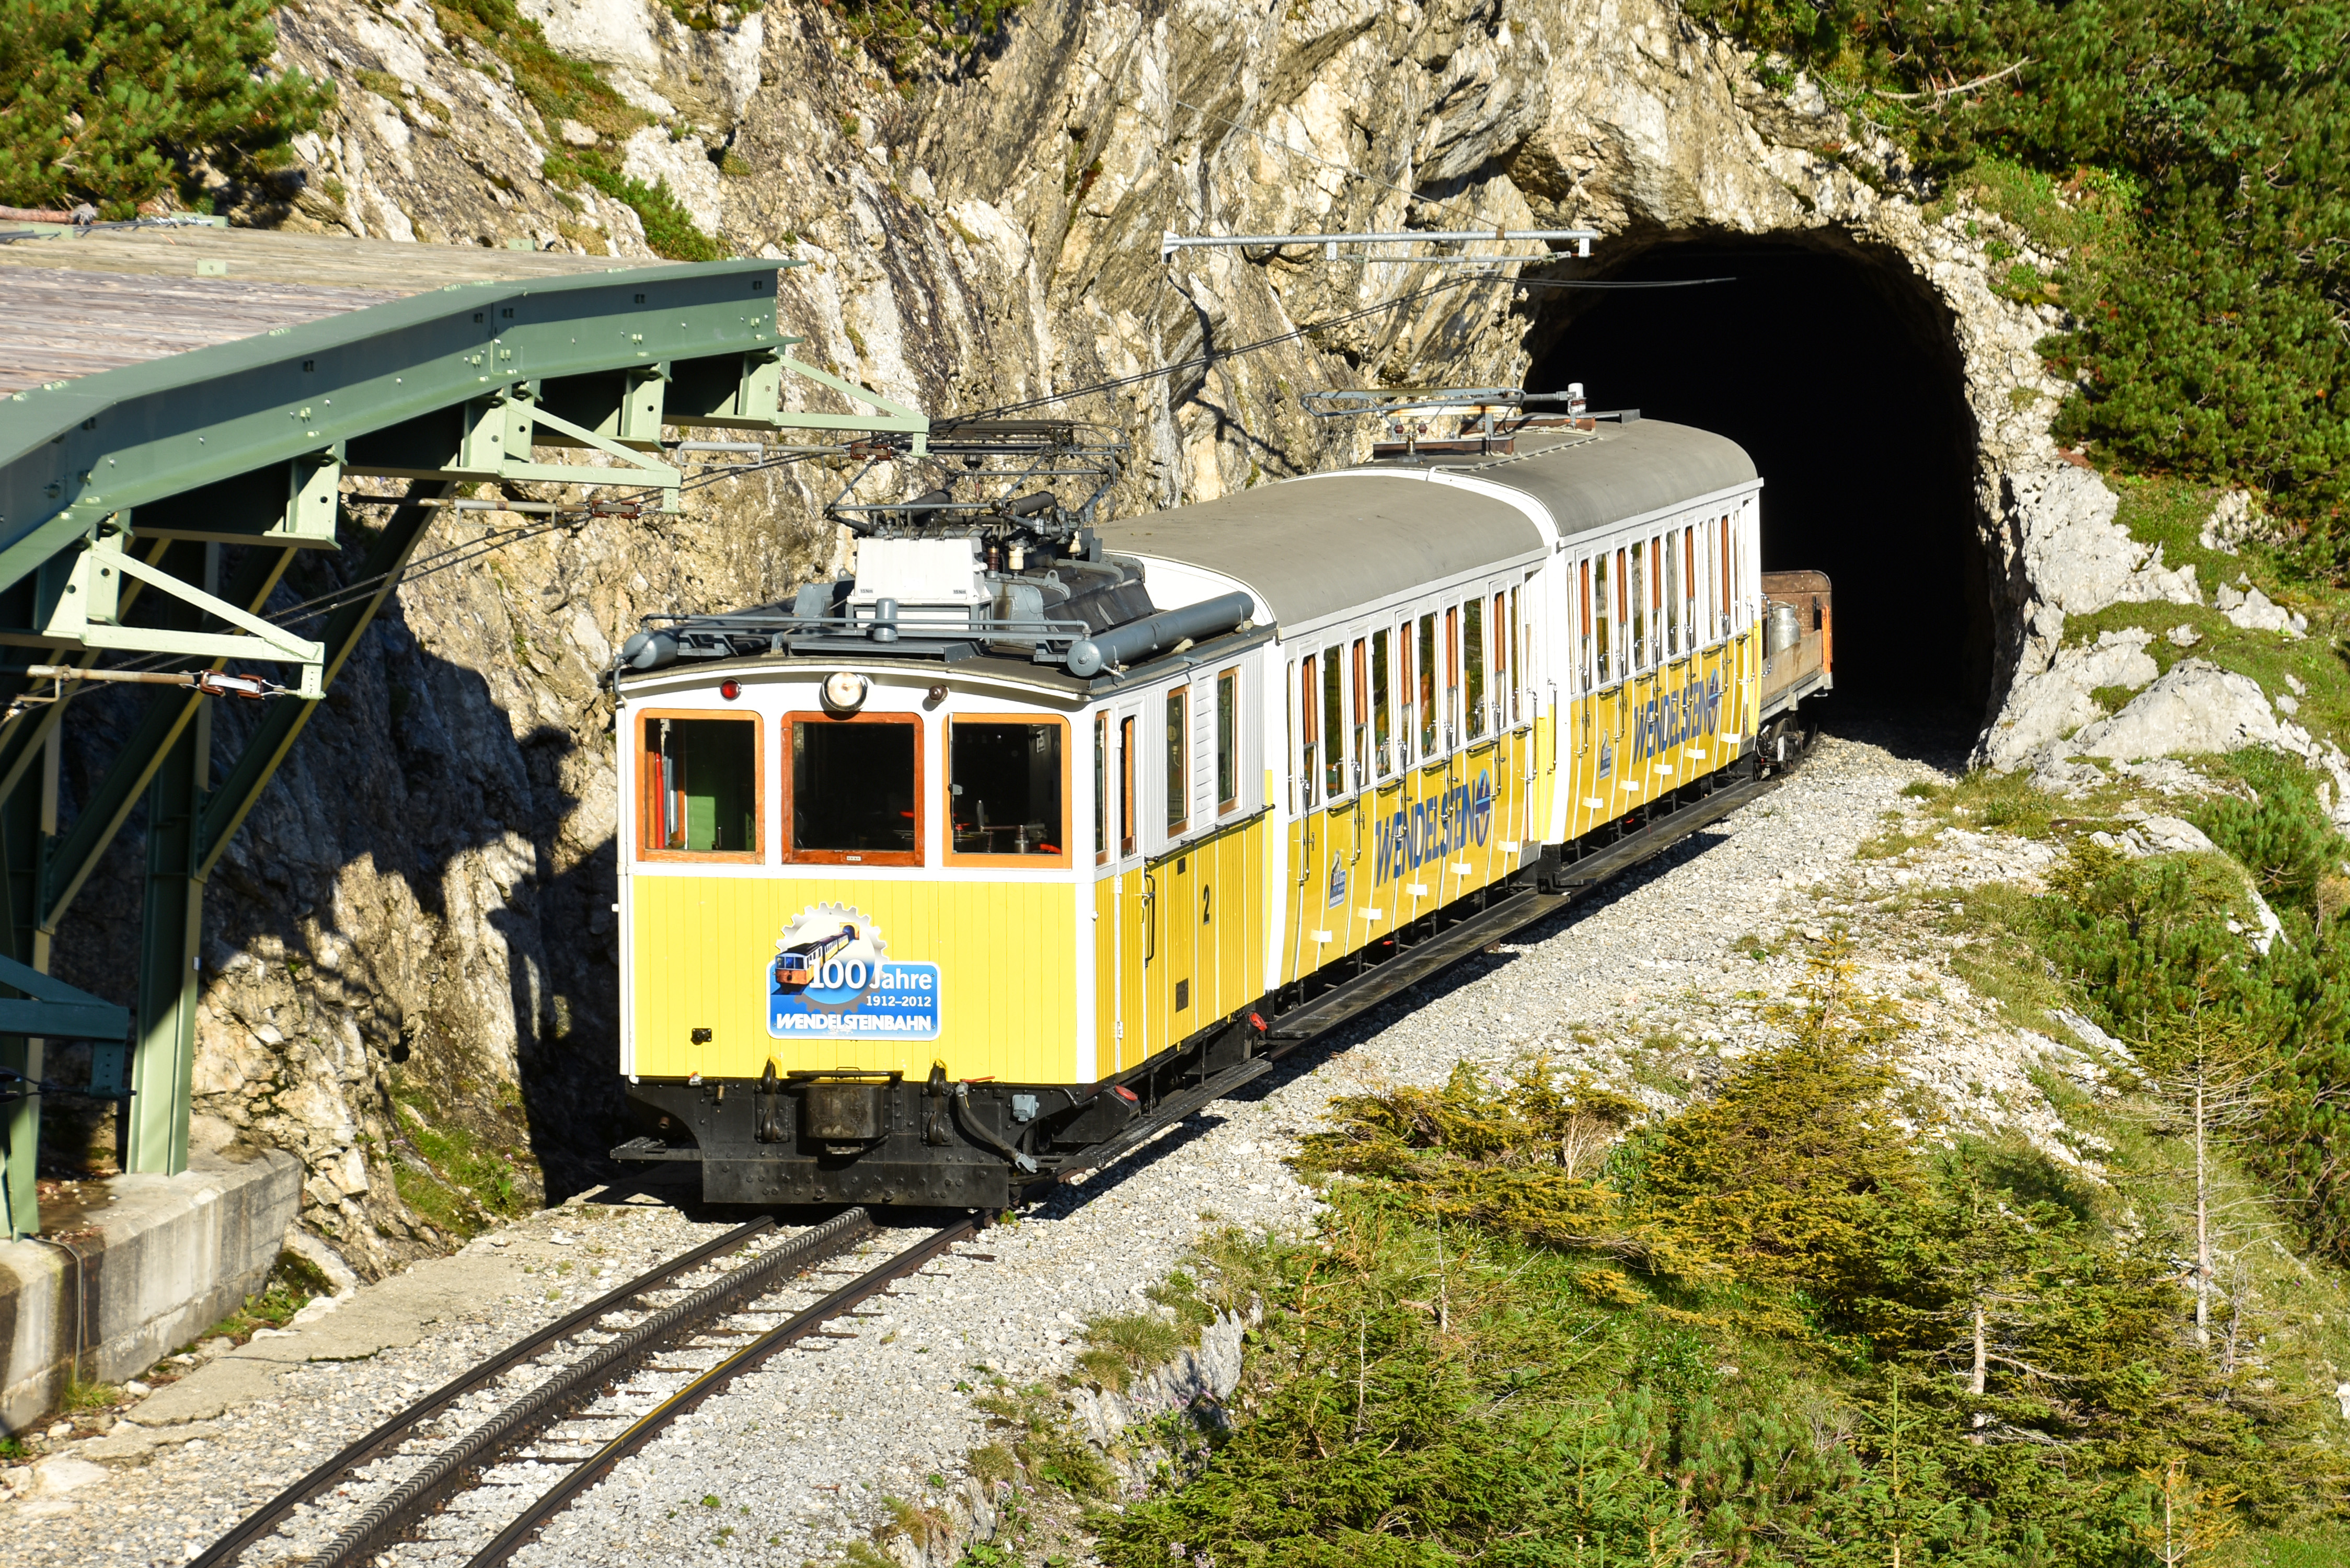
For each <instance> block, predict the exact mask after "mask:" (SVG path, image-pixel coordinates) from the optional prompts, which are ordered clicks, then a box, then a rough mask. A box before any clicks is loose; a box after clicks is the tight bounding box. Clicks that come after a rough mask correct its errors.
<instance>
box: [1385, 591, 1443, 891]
mask: <svg viewBox="0 0 2350 1568" xmlns="http://www.w3.org/2000/svg"><path fill="white" fill-rule="evenodd" d="M1442 621H1443V612H1442V611H1440V610H1429V611H1426V612H1424V613H1422V614H1421V615H1419V617H1417V618H1408V619H1406V620H1405V622H1404V624H1403V628H1402V630H1403V636H1404V641H1405V642H1406V644H1407V645H1408V646H1409V649H1410V654H1411V680H1410V682H1409V686H1408V688H1407V690H1409V691H1410V693H1411V703H1412V706H1411V722H1410V723H1409V724H1408V725H1407V726H1406V729H1407V730H1408V731H1409V738H1410V745H1411V760H1410V762H1409V763H1408V764H1407V763H1401V762H1399V763H1398V765H1397V770H1396V771H1397V772H1398V773H1399V774H1401V775H1402V776H1403V781H1404V789H1403V801H1402V805H1403V823H1404V832H1403V838H1404V842H1403V846H1402V847H1401V848H1400V849H1399V851H1398V853H1397V857H1396V871H1397V880H1396V884H1395V887H1396V900H1395V902H1396V909H1395V921H1396V924H1398V925H1399V926H1400V925H1403V924H1406V923H1407V922H1409V921H1411V920H1415V919H1419V917H1420V916H1422V915H1425V914H1427V913H1428V912H1429V911H1430V909H1434V908H1435V907H1436V906H1437V904H1438V903H1439V902H1440V900H1441V898H1442V893H1441V888H1442V887H1443V871H1444V864H1443V860H1442V858H1441V857H1440V856H1436V857H1431V856H1430V854H1429V853H1428V850H1429V846H1430V843H1431V842H1432V840H1433V838H1434V835H1433V834H1432V833H1430V831H1429V827H1428V817H1429V814H1430V812H1431V811H1433V810H1434V809H1435V806H1436V805H1437V803H1438V802H1440V800H1441V799H1442V798H1443V794H1444V790H1445V787H1446V783H1447V779H1446V774H1447V771H1448V769H1449V768H1450V766H1451V761H1450V755H1449V753H1450V752H1451V747H1450V746H1449V744H1448V743H1447V727H1446V722H1445V705H1444V703H1445V699H1444V657H1443V653H1442V642H1441V632H1440V626H1441V624H1442Z"/></svg>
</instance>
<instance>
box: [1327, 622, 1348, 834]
mask: <svg viewBox="0 0 2350 1568" xmlns="http://www.w3.org/2000/svg"><path fill="white" fill-rule="evenodd" d="M1322 793H1323V794H1324V795H1325V796H1326V797H1329V798H1332V799H1336V797H1337V796H1339V795H1342V794H1346V793H1347V662H1346V649H1344V648H1342V647H1340V646H1339V645H1337V644H1336V643H1333V644H1332V645H1331V646H1330V647H1328V648H1326V649H1323V650H1322Z"/></svg>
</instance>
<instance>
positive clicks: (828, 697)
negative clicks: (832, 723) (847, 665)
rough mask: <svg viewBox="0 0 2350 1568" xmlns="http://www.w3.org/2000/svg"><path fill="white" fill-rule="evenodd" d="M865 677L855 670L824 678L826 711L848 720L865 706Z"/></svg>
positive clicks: (839, 671)
mask: <svg viewBox="0 0 2350 1568" xmlns="http://www.w3.org/2000/svg"><path fill="white" fill-rule="evenodd" d="M865 693H866V683H865V677H863V676H862V675H859V674H858V673H857V672H856V671H855V670H834V671H833V672H832V673H831V674H829V675H827V676H826V677H825V678H824V711H826V712H827V713H830V714H832V715H833V716H834V717H835V718H844V719H845V718H847V716H848V715H849V714H851V713H854V712H856V711H858V709H859V708H862V707H864V706H865Z"/></svg>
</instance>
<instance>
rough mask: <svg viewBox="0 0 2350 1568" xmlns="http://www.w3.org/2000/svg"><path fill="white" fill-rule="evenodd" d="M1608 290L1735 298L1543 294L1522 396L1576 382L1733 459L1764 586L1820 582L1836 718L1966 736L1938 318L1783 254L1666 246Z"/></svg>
mask: <svg viewBox="0 0 2350 1568" xmlns="http://www.w3.org/2000/svg"><path fill="white" fill-rule="evenodd" d="M1607 277H1608V278H1610V279H1620V280H1625V281H1653V280H1667V279H1689V278H1713V277H1728V278H1731V279H1733V280H1734V281H1731V282H1728V283H1714V284H1707V285H1703V286H1695V287H1688V288H1660V289H1629V290H1606V291H1602V290H1583V289H1556V290H1550V291H1544V292H1547V293H1548V295H1549V297H1548V299H1546V300H1545V299H1543V298H1542V297H1541V296H1540V294H1539V293H1538V294H1537V296H1536V300H1535V303H1534V308H1535V309H1536V310H1537V311H1539V312H1540V315H1539V316H1538V317H1537V319H1536V324H1535V328H1534V337H1533V340H1532V344H1531V347H1532V348H1533V349H1534V363H1533V367H1532V369H1531V371H1530V373H1529V374H1528V376H1527V379H1526V384H1527V387H1528V389H1530V390H1535V391H1553V390H1558V389H1564V388H1565V386H1566V384H1567V383H1568V382H1570V381H1580V382H1582V383H1583V384H1584V387H1585V390H1586V395H1587V396H1588V398H1589V399H1590V402H1591V407H1592V408H1594V409H1601V410H1604V409H1619V408H1637V409H1638V410H1640V412H1641V414H1642V415H1643V416H1644V417H1646V418H1649V419H1662V420H1672V421H1677V422H1679V423H1682V424H1690V425H1697V426H1700V427H1701V428H1703V429H1706V430H1711V431H1717V432H1719V433H1720V434H1722V435H1725V436H1728V437H1730V438H1731V440H1733V441H1737V442H1739V443H1740V444H1741V445H1742V446H1743V447H1745V449H1746V450H1747V452H1749V453H1750V454H1751V455H1752V457H1753V459H1754V464H1755V467H1756V468H1757V469H1758V470H1760V471H1761V472H1762V474H1763V482H1764V483H1763V568H1764V570H1766V571H1778V570H1787V569H1795V568H1802V567H1813V568H1817V569H1819V570H1821V571H1825V572H1826V573H1827V574H1828V575H1829V576H1830V577H1832V578H1833V579H1834V581H1835V665H1836V688H1837V692H1838V702H1837V706H1838V707H1839V708H1840V709H1843V710H1845V711H1855V710H1859V711H1878V712H1888V713H1901V714H1905V715H1907V716H1912V717H1917V718H1927V717H1933V718H1937V719H1941V720H1946V721H1949V722H1962V723H1965V724H1968V725H1974V724H1979V723H1981V722H1982V719H1983V709H1984V703H1985V700H1986V695H1987V692H1988V690H1989V686H1990V681H1991V601H1990V589H1989V582H1988V579H1987V576H1986V567H1985V563H1984V556H1983V549H1982V545H1981V536H1980V535H1979V534H1978V532H1977V529H1976V524H1975V507H1974V499H1973V472H1972V469H1973V459H1974V451H1973V449H1974V423H1973V420H1972V417H1971V415H1970V412H1969V410H1968V409H1967V407H1966V404H1965V401H1964V399H1963V396H1962V394H1961V389H1960V386H1961V383H1960V361H1959V354H1958V349H1957V346H1956V344H1955V343H1954V341H1953V340H1952V337H1951V333H1950V326H1949V317H1948V313H1947V311H1946V310H1945V309H1944V308H1943V307H1942V306H1940V305H1939V302H1937V301H1936V300H1934V299H1933V297H1932V296H1931V295H1930V293H1929V291H1928V290H1927V289H1926V288H1925V287H1924V286H1922V285H1920V284H1918V282H1917V281H1916V280H1915V279H1913V278H1911V277H1910V276H1908V275H1907V273H1906V271H1905V272H1899V273H1897V272H1895V271H1894V270H1893V269H1892V268H1891V267H1889V266H1884V265H1875V264H1873V263H1871V262H1869V261H1867V260H1866V259H1864V258H1861V257H1858V256H1855V255H1852V254H1844V253H1840V252H1833V251H1828V250H1823V249H1814V248H1810V247H1804V246H1798V245H1794V244H1783V243H1782V244H1773V243H1765V242H1753V241H1736V242H1725V241H1722V240H1718V239H1697V240H1680V241H1666V242H1664V243H1660V244H1654V245H1651V246H1649V247H1648V248H1647V249H1645V250H1643V251H1641V252H1639V253H1638V254H1636V255H1634V256H1632V257H1631V258H1630V259H1629V260H1627V261H1626V262H1625V263H1624V264H1623V265H1621V266H1620V267H1618V268H1617V270H1615V271H1613V272H1611V273H1609V274H1607Z"/></svg>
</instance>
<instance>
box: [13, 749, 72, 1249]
mask: <svg viewBox="0 0 2350 1568" xmlns="http://www.w3.org/2000/svg"><path fill="white" fill-rule="evenodd" d="M58 739H59V732H58V731H57V729H56V728H55V727H52V728H51V729H50V730H49V732H48V733H47V736H46V737H45V738H44V739H43V741H42V742H41V749H40V754H39V758H38V760H37V762H36V763H35V764H34V765H33V766H32V767H30V768H27V769H26V770H25V771H24V772H23V773H22V774H19V775H18V777H17V780H16V784H15V785H14V787H12V788H11V789H9V790H8V792H7V794H5V796H0V951H5V952H6V953H7V955H8V956H9V957H11V958H13V959H15V960H16V961H18V962H19V963H26V964H30V965H31V966H32V967H33V968H35V969H36V970H40V971H44V972H46V971H47V969H48V967H49V938H48V933H47V932H46V931H44V930H41V929H39V926H38V924H37V916H38V910H39V901H40V892H41V852H42V846H43V843H44V841H45V840H46V839H47V836H49V835H51V834H53V833H55V832H56V831H57V756H58V745H57V742H58ZM42 1044H43V1043H42V1042H41V1041H40V1040H39V1039H38V1038H35V1037H30V1036H26V1035H23V1034H8V1035H0V1066H5V1067H7V1068H10V1069H12V1070H14V1071H16V1072H17V1073H21V1074H23V1075H24V1076H25V1077H26V1079H35V1080H37V1079H38V1078H39V1077H40V1076H41V1075H42V1069H43V1064H42V1060H41V1057H42V1049H41V1047H42ZM16 1087H17V1088H20V1089H23V1090H25V1091H26V1093H25V1095H24V1097H23V1098H21V1099H16V1100H11V1101H8V1102H6V1103H5V1104H0V1117H4V1118H5V1119H0V1132H5V1139H6V1141H5V1150H0V1152H5V1158H6V1172H5V1176H6V1180H5V1206H6V1216H5V1218H6V1220H7V1230H8V1235H9V1238H10V1239H11V1240H14V1239H16V1237H19V1236H29V1235H32V1234H33V1233H34V1232H36V1231H38V1230H40V1228H41V1214H40V1204H39V1200H38V1199H37V1197H36V1193H35V1189H34V1186H33V1176H34V1171H35V1169H36V1167H37V1165H38V1163H39V1160H40V1153H41V1097H40V1096H38V1095H36V1094H33V1093H31V1092H30V1089H31V1085H30V1084H29V1083H27V1084H19V1085H16Z"/></svg>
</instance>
